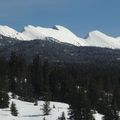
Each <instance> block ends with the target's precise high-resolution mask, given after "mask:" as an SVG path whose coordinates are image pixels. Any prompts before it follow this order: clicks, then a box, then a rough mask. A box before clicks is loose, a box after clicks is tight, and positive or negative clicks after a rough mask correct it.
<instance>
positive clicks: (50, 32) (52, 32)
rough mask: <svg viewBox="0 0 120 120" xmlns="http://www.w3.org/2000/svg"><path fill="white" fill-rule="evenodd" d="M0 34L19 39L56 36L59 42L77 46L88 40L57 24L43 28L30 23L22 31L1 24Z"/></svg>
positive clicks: (43, 38)
mask: <svg viewBox="0 0 120 120" xmlns="http://www.w3.org/2000/svg"><path fill="white" fill-rule="evenodd" d="M0 35H3V36H7V37H11V38H17V39H19V40H34V39H42V40H45V38H48V37H50V38H54V39H56V40H58V41H59V42H65V43H70V44H73V45H76V46H85V45H86V42H85V41H84V40H83V39H82V38H79V37H77V36H76V35H75V34H73V33H72V32H71V31H69V30H68V29H67V28H65V27H62V26H59V25H56V26H54V27H53V28H43V27H35V26H31V25H28V26H26V27H24V30H23V31H22V32H17V31H16V30H14V29H12V28H10V27H8V26H2V25H1V26H0Z"/></svg>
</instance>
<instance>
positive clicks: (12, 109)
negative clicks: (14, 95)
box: [10, 102, 18, 116]
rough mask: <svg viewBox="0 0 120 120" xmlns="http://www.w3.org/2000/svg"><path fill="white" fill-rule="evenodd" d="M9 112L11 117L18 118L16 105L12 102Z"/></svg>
mask: <svg viewBox="0 0 120 120" xmlns="http://www.w3.org/2000/svg"><path fill="white" fill-rule="evenodd" d="M10 110H11V114H12V115H13V116H18V111H17V109H16V105H15V103H14V102H12V104H11V107H10Z"/></svg>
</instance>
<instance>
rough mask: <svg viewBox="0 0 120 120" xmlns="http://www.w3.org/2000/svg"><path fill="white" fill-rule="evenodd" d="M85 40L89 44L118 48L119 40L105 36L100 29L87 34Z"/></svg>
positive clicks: (119, 46)
mask: <svg viewBox="0 0 120 120" xmlns="http://www.w3.org/2000/svg"><path fill="white" fill-rule="evenodd" d="M86 42H87V43H88V45H89V46H96V47H106V48H113V49H114V48H120V40H119V39H116V38H113V37H110V36H107V35H105V34H104V33H102V32H100V31H97V30H96V31H92V32H90V33H89V34H88V37H87V38H86Z"/></svg>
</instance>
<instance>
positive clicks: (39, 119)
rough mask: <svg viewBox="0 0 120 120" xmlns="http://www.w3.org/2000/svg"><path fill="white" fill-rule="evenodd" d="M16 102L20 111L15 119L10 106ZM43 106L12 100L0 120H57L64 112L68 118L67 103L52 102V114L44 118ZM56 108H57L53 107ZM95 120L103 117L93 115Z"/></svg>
mask: <svg viewBox="0 0 120 120" xmlns="http://www.w3.org/2000/svg"><path fill="white" fill-rule="evenodd" d="M12 102H14V103H15V104H16V108H17V110H18V116H17V117H14V116H12V115H11V112H10V105H11V103H12ZM43 104H44V101H38V105H37V106H34V103H31V102H25V101H20V100H18V99H11V100H10V105H9V108H6V109H0V120H43V118H44V117H45V119H46V120H57V118H58V117H60V116H61V115H62V112H64V113H65V118H66V120H67V118H69V116H68V108H69V105H68V104H66V103H59V102H50V108H51V112H50V115H47V116H43V111H42V108H43ZM53 106H55V107H53ZM93 116H94V118H95V120H102V117H103V115H101V114H99V113H97V112H96V114H93Z"/></svg>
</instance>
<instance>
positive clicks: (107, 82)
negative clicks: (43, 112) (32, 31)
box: [0, 52, 120, 120]
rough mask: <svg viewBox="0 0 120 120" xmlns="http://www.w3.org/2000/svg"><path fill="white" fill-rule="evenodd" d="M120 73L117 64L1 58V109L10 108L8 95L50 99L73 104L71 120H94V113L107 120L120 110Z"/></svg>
mask: <svg viewBox="0 0 120 120" xmlns="http://www.w3.org/2000/svg"><path fill="white" fill-rule="evenodd" d="M119 72H120V61H118V60H114V61H110V62H109V61H102V60H101V61H100V60H96V61H94V62H86V63H64V62H62V63H61V62H54V63H51V62H49V60H48V59H44V60H41V59H40V57H39V55H35V56H34V57H33V60H32V62H27V61H26V60H25V59H24V55H23V54H16V53H15V52H12V53H11V56H10V58H9V59H6V58H4V57H0V108H5V107H8V105H9V102H8V101H9V96H8V94H7V93H8V92H12V96H13V97H14V95H18V96H19V99H20V100H25V101H29V102H34V101H37V100H44V99H45V98H46V96H48V98H49V100H51V101H60V102H66V103H68V104H70V108H69V114H70V119H71V120H72V119H74V120H92V119H93V117H92V114H93V113H94V112H95V111H98V112H99V113H101V114H104V115H106V117H104V119H105V120H107V118H109V117H108V116H111V117H110V118H113V117H116V116H117V115H118V111H119V110H120V92H119V91H120V73H119ZM108 113H109V114H108ZM116 118H117V117H116ZM109 120H110V119H109Z"/></svg>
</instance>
